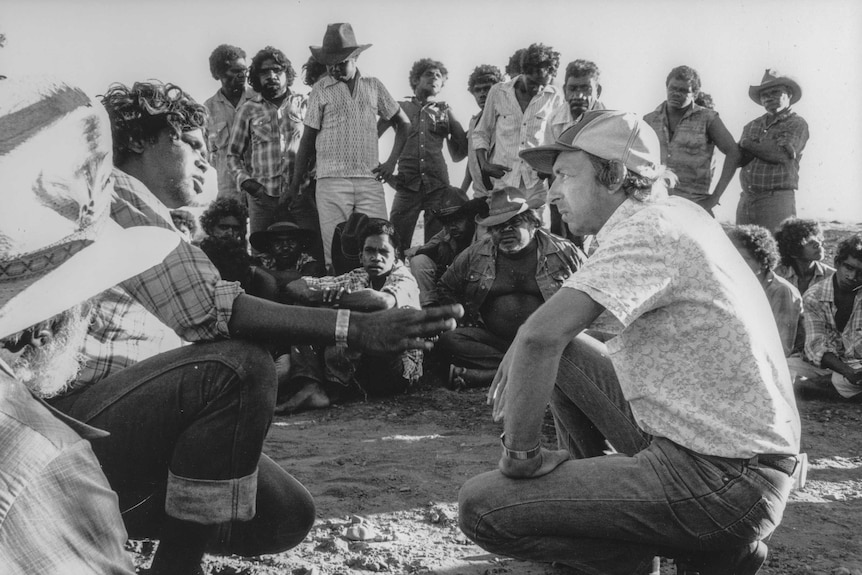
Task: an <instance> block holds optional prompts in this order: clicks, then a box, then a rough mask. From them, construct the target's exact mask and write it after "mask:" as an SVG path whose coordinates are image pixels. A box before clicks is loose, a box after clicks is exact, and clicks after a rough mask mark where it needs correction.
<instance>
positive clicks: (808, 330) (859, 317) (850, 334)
mask: <svg viewBox="0 0 862 575" xmlns="http://www.w3.org/2000/svg"><path fill="white" fill-rule="evenodd" d="M834 279H835V276H834V275H832V276H830V277H828V278H827V279H825V280H824V281H822V282H820V283H818V284H815V285H813V286H811V287H810V288H808V290H806V292H805V295H803V296H802V304H803V306H804V308H805V315H804V316H803V317H804V319H805V355H806V357H808V359H809V361H811V363H813V364H814V365H818V366H819V365H820V360H822V359H823V354H825V353H828V352H831V353H834V354H835V355H836V356H838V357H839V358H840V359H841V360H842V361H845V360H847V359H862V289H860V290H857V291H856V298H855V299H854V300H853V311H852V312H850V319H848V320H847V325H846V326H844V331H842V332H839V331H838V327H837V326H836V325H835V312H837V311H838V307H837V306H836V305H835V284H834Z"/></svg>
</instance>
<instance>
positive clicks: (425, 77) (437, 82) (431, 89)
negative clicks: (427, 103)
mask: <svg viewBox="0 0 862 575" xmlns="http://www.w3.org/2000/svg"><path fill="white" fill-rule="evenodd" d="M445 81H446V79H445V78H444V77H443V72H441V71H440V70H439V69H438V68H428V69H427V70H425V71H424V72H422V75H421V76H419V83H417V84H416V87H415V88H414V89H413V93H414V94H416V97H417V98H419V99H420V100H424V99H425V98H428V97H431V96H436V95H437V94H439V93H440V90H442V89H443V84H444V82H445Z"/></svg>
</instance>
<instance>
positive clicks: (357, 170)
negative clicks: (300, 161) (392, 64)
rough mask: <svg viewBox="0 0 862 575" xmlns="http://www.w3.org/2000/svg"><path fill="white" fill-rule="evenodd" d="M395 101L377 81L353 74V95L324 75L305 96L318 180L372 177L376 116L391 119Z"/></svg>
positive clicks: (375, 156) (375, 159)
mask: <svg viewBox="0 0 862 575" xmlns="http://www.w3.org/2000/svg"><path fill="white" fill-rule="evenodd" d="M399 110H400V107H399V106H398V102H396V101H395V99H394V98H393V97H392V95H391V94H389V91H388V90H387V89H386V87H385V86H384V85H383V83H382V82H381V81H380V80H378V79H377V78H372V77H370V76H368V77H366V76H361V75H360V74H359V70H357V71H356V83H355V85H354V86H353V93H352V94H351V93H350V89H349V88H348V87H347V84H346V83H345V82H340V81H338V80H336V79H334V78H332V77H330V76H324V77H323V78H321V79H320V80H318V81H317V83H316V84H315V85H314V87H313V88H312V89H311V94H309V96H308V114H307V115H306V117H305V125H306V126H308V127H309V128H314V129H315V130H319V133H318V134H317V140H316V141H315V147H316V150H317V156H316V158H317V177H318V178H373V177H374V174H373V173H372V171H371V170H373V169H374V168H376V167H377V165H378V164H379V163H380V159H379V152H378V150H377V117H378V116H379V117H381V118H383V119H384V120H391V119H392V117H393V116H394V115H395V114H397V113H398V111H399Z"/></svg>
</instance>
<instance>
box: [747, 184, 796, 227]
mask: <svg viewBox="0 0 862 575" xmlns="http://www.w3.org/2000/svg"><path fill="white" fill-rule="evenodd" d="M793 217H796V191H795V190H775V191H773V192H758V193H756V194H753V193H751V192H746V191H744V190H743V191H742V193H741V194H740V195H739V203H738V204H737V205H736V225H738V226H741V225H744V224H753V225H756V226H761V227H764V228H766V229H767V230H769V231H770V232H774V231H775V230H776V229H777V228H778V224H780V223H781V222H783V221H784V220H786V219H787V218H793Z"/></svg>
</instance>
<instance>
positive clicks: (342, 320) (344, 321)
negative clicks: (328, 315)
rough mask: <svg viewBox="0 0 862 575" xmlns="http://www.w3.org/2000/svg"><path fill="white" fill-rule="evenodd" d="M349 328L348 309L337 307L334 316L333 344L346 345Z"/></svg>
mask: <svg viewBox="0 0 862 575" xmlns="http://www.w3.org/2000/svg"><path fill="white" fill-rule="evenodd" d="M349 328H350V310H349V309H339V310H338V314H337V315H336V316H335V345H339V346H342V347H347V330H348V329H349Z"/></svg>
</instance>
